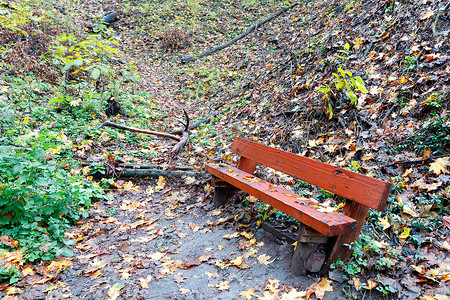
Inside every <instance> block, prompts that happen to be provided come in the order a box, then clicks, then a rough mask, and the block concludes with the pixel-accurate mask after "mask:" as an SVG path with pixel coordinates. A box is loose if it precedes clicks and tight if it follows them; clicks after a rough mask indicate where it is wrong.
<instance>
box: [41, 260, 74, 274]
mask: <svg viewBox="0 0 450 300" xmlns="http://www.w3.org/2000/svg"><path fill="white" fill-rule="evenodd" d="M72 264H73V263H72V262H71V261H69V260H60V261H52V262H51V264H50V265H49V266H48V267H47V270H49V271H53V272H58V271H60V270H62V269H66V268H67V267H69V266H71V265H72Z"/></svg>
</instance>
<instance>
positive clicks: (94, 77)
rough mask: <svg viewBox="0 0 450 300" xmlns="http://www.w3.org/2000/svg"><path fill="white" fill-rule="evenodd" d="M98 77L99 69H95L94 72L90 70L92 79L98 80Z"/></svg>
mask: <svg viewBox="0 0 450 300" xmlns="http://www.w3.org/2000/svg"><path fill="white" fill-rule="evenodd" d="M100 75H101V71H100V69H99V68H95V69H94V70H92V73H91V77H92V78H93V79H98V78H99V77H100Z"/></svg>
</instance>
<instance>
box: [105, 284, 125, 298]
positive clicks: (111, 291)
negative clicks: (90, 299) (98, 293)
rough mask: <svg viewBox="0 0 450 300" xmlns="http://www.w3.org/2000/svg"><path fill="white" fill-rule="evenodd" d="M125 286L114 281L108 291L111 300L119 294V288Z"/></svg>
mask: <svg viewBox="0 0 450 300" xmlns="http://www.w3.org/2000/svg"><path fill="white" fill-rule="evenodd" d="M124 286H125V284H124V283H115V284H114V285H113V286H112V287H111V288H110V289H109V291H108V296H109V297H110V299H111V300H115V299H117V297H119V295H120V290H121V289H123V288H124Z"/></svg>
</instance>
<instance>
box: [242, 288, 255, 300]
mask: <svg viewBox="0 0 450 300" xmlns="http://www.w3.org/2000/svg"><path fill="white" fill-rule="evenodd" d="M239 296H242V297H244V298H245V299H252V298H253V296H255V289H253V288H252V289H249V290H246V291H242V292H240V293H239Z"/></svg>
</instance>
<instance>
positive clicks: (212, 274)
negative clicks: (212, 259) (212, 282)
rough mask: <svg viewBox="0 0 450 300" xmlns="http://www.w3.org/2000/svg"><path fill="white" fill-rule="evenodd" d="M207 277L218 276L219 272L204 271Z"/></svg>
mask: <svg viewBox="0 0 450 300" xmlns="http://www.w3.org/2000/svg"><path fill="white" fill-rule="evenodd" d="M205 274H206V275H207V276H208V278H219V273H212V272H205Z"/></svg>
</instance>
